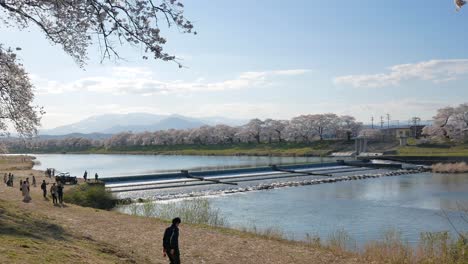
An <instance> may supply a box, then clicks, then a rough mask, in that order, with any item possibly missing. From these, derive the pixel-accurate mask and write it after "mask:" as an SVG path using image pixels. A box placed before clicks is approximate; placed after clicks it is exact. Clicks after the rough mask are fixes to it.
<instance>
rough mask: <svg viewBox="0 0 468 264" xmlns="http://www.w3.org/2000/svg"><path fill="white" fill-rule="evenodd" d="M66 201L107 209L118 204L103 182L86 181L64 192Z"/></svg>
mask: <svg viewBox="0 0 468 264" xmlns="http://www.w3.org/2000/svg"><path fill="white" fill-rule="evenodd" d="M64 201H65V202H66V203H72V204H76V205H80V206H84V207H92V208H97V209H106V210H109V209H112V208H113V207H114V206H115V205H116V200H115V199H114V197H113V196H112V194H111V193H110V192H108V191H107V190H106V189H105V187H104V185H103V184H89V183H84V184H80V185H77V186H75V187H73V188H71V189H69V190H67V191H66V192H65V193H64Z"/></svg>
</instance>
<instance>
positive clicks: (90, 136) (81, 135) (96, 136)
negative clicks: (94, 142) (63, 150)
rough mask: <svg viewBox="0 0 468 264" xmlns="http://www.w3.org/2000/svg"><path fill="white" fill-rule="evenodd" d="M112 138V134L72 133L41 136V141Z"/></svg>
mask: <svg viewBox="0 0 468 264" xmlns="http://www.w3.org/2000/svg"><path fill="white" fill-rule="evenodd" d="M110 137H112V134H103V133H89V134H84V133H71V134H65V135H39V136H38V138H39V139H64V138H87V139H106V138H110Z"/></svg>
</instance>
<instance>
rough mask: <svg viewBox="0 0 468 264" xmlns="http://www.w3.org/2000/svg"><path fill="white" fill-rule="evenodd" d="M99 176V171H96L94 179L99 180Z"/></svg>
mask: <svg viewBox="0 0 468 264" xmlns="http://www.w3.org/2000/svg"><path fill="white" fill-rule="evenodd" d="M98 178H99V175H98V174H97V172H96V174H94V180H95V181H96V182H97V181H98Z"/></svg>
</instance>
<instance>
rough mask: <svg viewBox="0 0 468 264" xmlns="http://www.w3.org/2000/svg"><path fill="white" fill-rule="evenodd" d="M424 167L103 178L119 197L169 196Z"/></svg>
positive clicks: (339, 166) (335, 166) (323, 166)
mask: <svg viewBox="0 0 468 264" xmlns="http://www.w3.org/2000/svg"><path fill="white" fill-rule="evenodd" d="M422 171H424V169H423V168H421V167H416V166H410V167H407V166H405V165H404V164H401V163H371V162H362V161H346V162H345V161H337V162H330V163H313V164H300V165H285V166H275V165H273V166H265V167H256V168H239V169H228V170H208V171H197V172H190V171H180V172H170V173H158V174H144V175H129V176H120V177H108V178H103V181H104V182H105V184H106V188H107V189H108V190H109V191H111V192H113V193H116V195H117V196H118V197H119V198H130V199H138V198H144V199H154V200H168V199H179V198H190V197H200V196H208V195H222V194H230V193H239V192H248V191H259V190H268V189H276V188H284V187H294V186H304V185H312V184H323V183H335V182H341V181H350V180H362V179H370V178H379V177H387V176H397V175H403V174H414V173H419V172H422Z"/></svg>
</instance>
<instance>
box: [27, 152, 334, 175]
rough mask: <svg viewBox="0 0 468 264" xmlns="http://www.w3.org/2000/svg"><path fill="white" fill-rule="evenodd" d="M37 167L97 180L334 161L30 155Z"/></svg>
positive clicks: (252, 157)
mask: <svg viewBox="0 0 468 264" xmlns="http://www.w3.org/2000/svg"><path fill="white" fill-rule="evenodd" d="M32 155H33V156H35V157H36V158H37V162H38V164H37V165H36V166H34V169H38V170H45V169H47V168H55V169H56V170H57V171H59V172H69V173H70V174H71V175H73V176H78V177H81V176H82V175H83V173H84V171H85V170H87V171H88V175H94V173H96V172H97V173H98V174H99V177H112V176H121V175H133V174H145V173H157V172H163V171H180V170H186V169H188V170H198V169H203V168H206V169H223V168H230V167H255V166H267V165H269V164H294V163H311V162H313V163H315V162H330V161H335V159H332V158H318V157H258V156H184V155H122V154H32Z"/></svg>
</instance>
